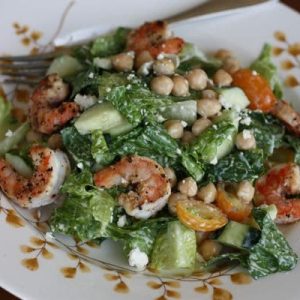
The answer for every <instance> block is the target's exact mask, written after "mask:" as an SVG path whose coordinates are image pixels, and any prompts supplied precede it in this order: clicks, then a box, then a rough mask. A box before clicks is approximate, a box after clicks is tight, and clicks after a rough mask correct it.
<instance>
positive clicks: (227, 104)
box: [219, 95, 232, 109]
mask: <svg viewBox="0 0 300 300" xmlns="http://www.w3.org/2000/svg"><path fill="white" fill-rule="evenodd" d="M219 101H220V103H221V105H222V106H223V107H224V108H225V109H229V108H231V107H232V105H231V103H229V102H228V101H226V98H225V97H224V96H222V95H220V96H219Z"/></svg>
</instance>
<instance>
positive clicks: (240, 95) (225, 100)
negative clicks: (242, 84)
mask: <svg viewBox="0 0 300 300" xmlns="http://www.w3.org/2000/svg"><path fill="white" fill-rule="evenodd" d="M218 92H219V93H220V97H219V99H220V102H221V104H222V106H223V107H224V108H226V109H228V108H232V109H235V110H237V111H240V110H242V109H245V108H246V107H247V106H248V105H249V104H250V102H249V100H248V98H247V96H246V95H245V93H244V91H243V90H242V89H240V88H238V87H234V88H224V89H219V90H218Z"/></svg>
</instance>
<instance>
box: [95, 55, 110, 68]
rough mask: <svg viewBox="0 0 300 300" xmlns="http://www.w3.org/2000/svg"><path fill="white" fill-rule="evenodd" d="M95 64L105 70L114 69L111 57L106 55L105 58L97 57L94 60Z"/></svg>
mask: <svg viewBox="0 0 300 300" xmlns="http://www.w3.org/2000/svg"><path fill="white" fill-rule="evenodd" d="M93 64H94V65H95V66H96V67H98V68H101V69H104V70H110V69H112V63H111V59H110V58H109V57H105V58H100V57H96V58H94V60H93Z"/></svg>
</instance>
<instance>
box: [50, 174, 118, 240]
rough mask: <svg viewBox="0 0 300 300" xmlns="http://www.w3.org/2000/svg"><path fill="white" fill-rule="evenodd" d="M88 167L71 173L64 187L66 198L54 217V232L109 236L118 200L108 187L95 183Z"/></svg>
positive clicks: (83, 238)
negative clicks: (101, 188)
mask: <svg viewBox="0 0 300 300" xmlns="http://www.w3.org/2000/svg"><path fill="white" fill-rule="evenodd" d="M92 184H93V180H92V175H91V173H90V172H89V171H88V170H83V171H82V172H80V173H73V174H71V175H70V176H69V177H68V178H67V180H66V182H65V183H64V184H63V186H62V188H61V192H62V193H63V194H65V196H66V198H65V200H64V203H63V205H62V206H61V207H59V208H57V209H56V210H55V211H54V213H53V215H52V216H51V219H50V228H51V230H52V231H53V232H57V233H64V234H68V235H72V236H74V237H76V238H78V239H79V240H82V241H86V240H92V239H96V238H99V237H105V236H107V231H106V229H107V226H108V224H109V223H110V222H111V220H112V218H113V210H114V208H115V206H116V201H115V200H114V199H113V198H112V197H111V196H110V195H109V194H108V193H107V192H106V191H104V190H99V189H97V188H96V187H94V186H92Z"/></svg>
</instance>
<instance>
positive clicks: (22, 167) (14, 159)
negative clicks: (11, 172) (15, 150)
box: [5, 153, 33, 178]
mask: <svg viewBox="0 0 300 300" xmlns="http://www.w3.org/2000/svg"><path fill="white" fill-rule="evenodd" d="M5 159H6V160H7V161H8V162H9V163H10V164H11V165H12V166H13V168H14V169H15V170H16V171H17V172H18V173H19V174H21V175H22V176H24V177H26V178H30V177H31V176H32V174H33V170H32V169H31V168H30V167H29V166H28V165H27V163H26V162H25V161H24V159H23V158H21V157H20V156H18V155H14V154H10V153H6V154H5Z"/></svg>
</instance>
